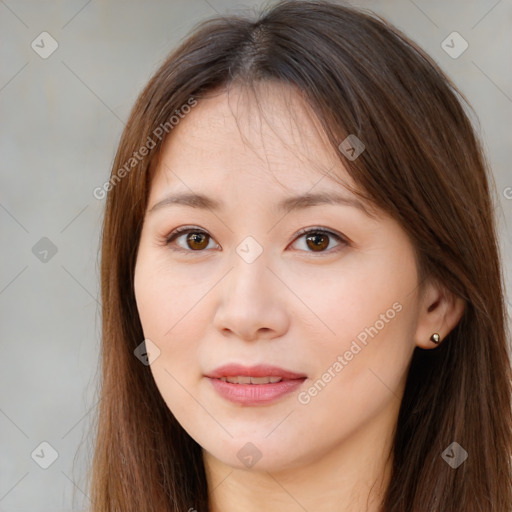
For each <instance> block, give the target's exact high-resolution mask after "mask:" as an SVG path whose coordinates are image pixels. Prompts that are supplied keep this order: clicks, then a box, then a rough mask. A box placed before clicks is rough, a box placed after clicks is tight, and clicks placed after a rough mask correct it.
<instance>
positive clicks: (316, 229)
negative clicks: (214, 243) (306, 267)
mask: <svg viewBox="0 0 512 512" xmlns="http://www.w3.org/2000/svg"><path fill="white" fill-rule="evenodd" d="M188 233H200V234H205V235H207V236H208V237H209V238H210V240H213V238H212V237H211V236H210V235H209V233H208V232H206V231H204V230H203V229H200V228H197V227H194V226H182V227H180V228H177V229H175V230H174V231H172V232H171V233H170V234H169V235H168V236H166V237H165V239H164V245H165V246H168V247H170V246H171V244H172V242H174V241H175V240H176V239H177V238H179V237H180V236H181V235H184V234H188ZM310 233H313V234H321V235H327V236H329V237H333V238H335V239H336V240H337V241H338V242H341V246H337V247H335V248H334V249H328V250H325V251H319V252H318V253H315V251H304V252H310V253H312V254H332V253H333V252H337V251H338V250H340V249H342V248H343V247H344V246H348V245H350V243H349V241H348V240H347V239H346V238H345V237H344V236H342V235H341V234H338V233H334V232H333V231H330V230H328V229H325V228H321V227H313V228H304V229H301V230H300V231H299V232H298V233H296V234H295V238H300V237H302V236H304V235H308V234H310ZM294 241H295V239H294ZM170 248H171V250H173V251H178V252H185V253H201V252H205V250H206V249H202V250H196V251H194V250H192V249H183V248H182V247H177V248H176V247H170Z"/></svg>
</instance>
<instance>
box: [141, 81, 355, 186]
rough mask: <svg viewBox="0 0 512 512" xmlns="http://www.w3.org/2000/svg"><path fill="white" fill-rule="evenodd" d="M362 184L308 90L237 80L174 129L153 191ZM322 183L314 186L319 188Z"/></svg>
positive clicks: (200, 106) (208, 99)
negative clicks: (304, 96) (330, 136)
mask: <svg viewBox="0 0 512 512" xmlns="http://www.w3.org/2000/svg"><path fill="white" fill-rule="evenodd" d="M340 181H341V182H342V183H345V184H347V185H349V186H350V187H354V183H353V181H352V179H351V178H350V176H349V175H348V173H347V171H346V170H345V169H344V167H343V165H342V163H341V160H340V158H339V155H338V154H337V153H336V151H335V150H334V148H333V147H332V145H331V144H330V143H329V141H328V139H327V136H326V135H325V133H324V132H323V130H322V128H321V126H320V122H319V121H318V119H317V118H316V116H315V114H314V112H313V111H312V110H311V108H310V107H309V105H308V104H307V103H306V102H305V101H304V100H303V99H302V97H301V96H300V95H299V94H298V93H297V92H296V91H295V90H294V89H292V88H291V87H289V86H286V85H284V84H279V83H270V84H260V85H258V86H256V88H255V90H252V89H248V88H246V87H240V86H236V87H231V88H229V89H227V90H222V91H217V92H215V93H214V94H212V95H210V96H209V97H207V98H201V99H199V100H198V103H197V105H196V106H195V107H194V108H193V109H191V111H190V113H188V114H186V115H184V116H183V118H182V119H180V122H179V124H178V125H176V126H175V127H174V128H173V130H172V131H171V132H170V134H169V136H168V137H167V139H166V141H165V143H164V145H163V148H162V151H161V154H160V158H159V161H158V165H157V168H156V175H155V177H154V180H153V183H152V187H151V188H152V190H151V194H152V195H154V194H155V193H156V192H158V191H159V190H160V189H163V188H165V189H166V190H167V191H169V190H171V189H172V190H173V191H179V192H197V191H198V188H201V190H203V191H204V190H208V191H211V192H212V194H218V195H222V192H224V193H228V192H229V190H233V191H236V192H238V193H247V192H248V189H254V188H255V187H258V188H260V189H261V190H265V191H266V192H268V193H269V194H271V193H273V192H274V191H275V192H277V193H278V194H279V195H282V194H284V193H286V192H296V193H299V192H300V193H304V192H307V191H309V190H311V191H314V192H321V191H325V190H326V188H328V189H329V190H330V191H333V192H335V191H343V190H344V191H345V192H346V193H347V194H348V193H349V192H348V191H346V189H345V187H343V186H342V185H340ZM313 188H314V190H313Z"/></svg>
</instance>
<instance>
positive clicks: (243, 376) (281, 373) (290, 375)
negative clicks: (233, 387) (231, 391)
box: [206, 363, 306, 384]
mask: <svg viewBox="0 0 512 512" xmlns="http://www.w3.org/2000/svg"><path fill="white" fill-rule="evenodd" d="M206 377H210V378H211V379H222V380H227V381H228V382H232V383H237V384H266V383H267V382H262V381H259V380H260V379H263V378H267V379H270V378H272V379H271V380H269V382H279V381H276V378H279V379H280V380H296V379H304V378H306V375H304V374H300V373H296V372H292V371H290V370H285V369H284V368H280V367H278V366H271V365H261V364H260V365H256V366H244V365H240V364H235V363H231V364H226V365H223V366H220V367H219V368H217V369H215V370H213V371H212V372H210V373H208V374H207V375H206Z"/></svg>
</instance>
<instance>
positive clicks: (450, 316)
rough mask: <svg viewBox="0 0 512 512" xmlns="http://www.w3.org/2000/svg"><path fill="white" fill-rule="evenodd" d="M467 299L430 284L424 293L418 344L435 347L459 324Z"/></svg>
mask: <svg viewBox="0 0 512 512" xmlns="http://www.w3.org/2000/svg"><path fill="white" fill-rule="evenodd" d="M464 309H465V301H464V300H463V299H462V298H460V297H458V296H456V295H454V294H453V293H451V292H450V291H448V290H446V289H445V288H444V287H442V286H440V285H436V284H430V285H428V287H427V289H426V290H425V293H424V295H423V300H422V303H421V307H420V310H419V316H418V322H417V327H416V333H415V339H414V341H415V344H416V346H418V347H420V348H423V349H431V348H435V347H436V346H438V345H439V344H441V343H442V342H443V340H444V339H445V338H446V336H448V334H449V333H450V332H451V331H452V330H453V329H454V328H455V327H456V326H457V324H458V323H459V321H460V319H461V318H462V315H463V313H464Z"/></svg>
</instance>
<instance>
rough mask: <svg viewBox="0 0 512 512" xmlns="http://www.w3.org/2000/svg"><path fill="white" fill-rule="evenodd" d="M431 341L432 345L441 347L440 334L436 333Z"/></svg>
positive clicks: (431, 337)
mask: <svg viewBox="0 0 512 512" xmlns="http://www.w3.org/2000/svg"><path fill="white" fill-rule="evenodd" d="M430 341H431V342H432V343H435V344H436V345H439V343H441V337H440V336H439V334H437V332H435V333H434V334H432V336H430Z"/></svg>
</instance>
